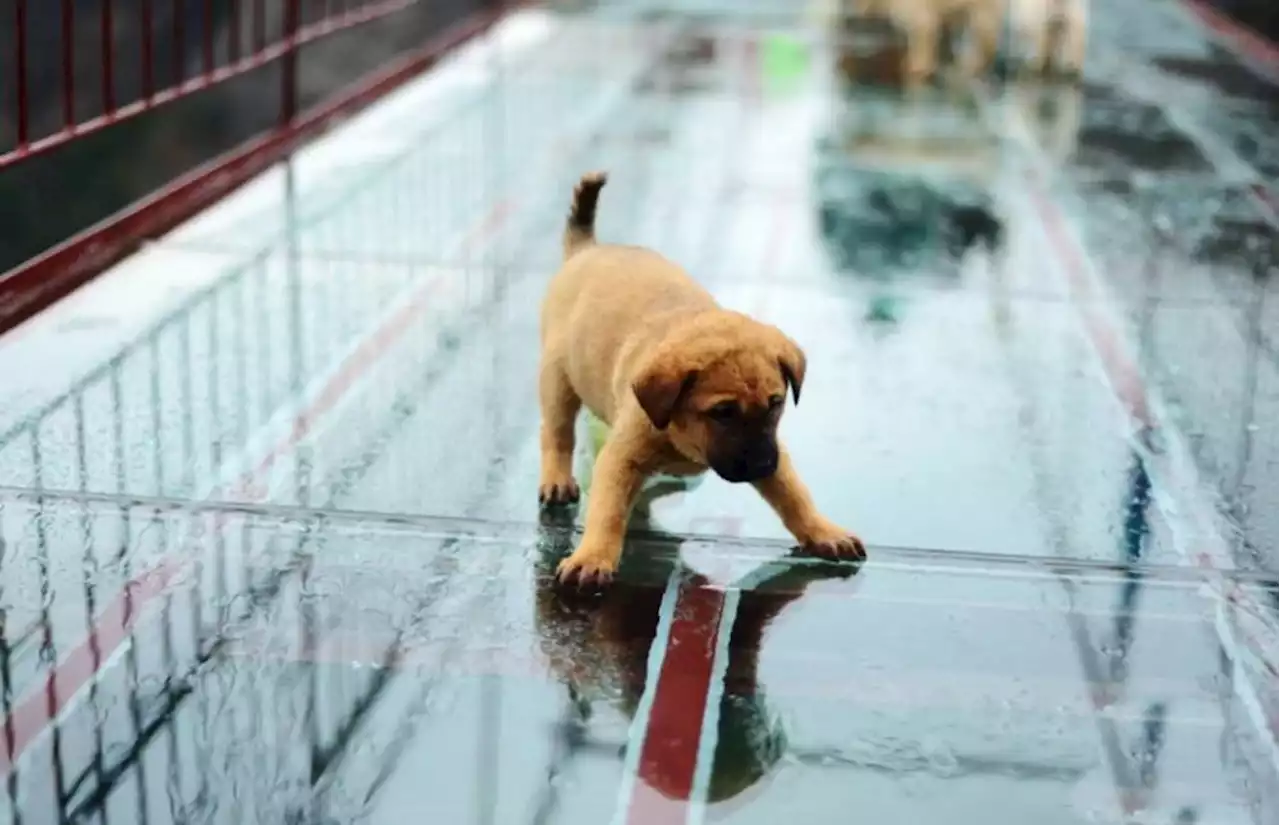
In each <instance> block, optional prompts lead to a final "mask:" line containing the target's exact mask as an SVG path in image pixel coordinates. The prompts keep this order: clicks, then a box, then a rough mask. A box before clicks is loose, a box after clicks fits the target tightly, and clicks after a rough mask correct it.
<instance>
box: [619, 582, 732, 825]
mask: <svg viewBox="0 0 1280 825" xmlns="http://www.w3.org/2000/svg"><path fill="white" fill-rule="evenodd" d="M724 597H725V594H724V591H723V590H715V589H712V588H710V587H707V586H706V585H705V584H699V583H697V582H693V581H688V580H686V581H685V582H683V583H681V585H680V593H679V595H678V597H677V599H676V606H675V616H674V618H673V619H672V622H671V633H670V635H669V636H668V637H667V650H666V654H665V655H664V656H663V659H662V668H661V670H660V672H659V673H658V674H657V676H656V678H657V680H658V683H657V687H656V689H655V691H654V699H653V707H652V709H651V710H650V712H649V724H648V726H647V727H646V728H645V732H644V739H643V740H642V742H641V744H640V761H639V767H638V768H637V780H638V781H637V782H636V784H635V787H634V789H633V790H632V792H631V805H630V808H629V809H628V810H627V817H626V822H627V825H684V822H685V819H686V817H687V816H688V810H689V801H690V800H689V796H690V794H691V793H692V791H693V778H694V773H695V771H696V770H697V767H698V746H699V744H700V743H701V739H702V720H703V717H704V716H705V715H706V711H707V697H708V696H709V695H710V692H711V678H712V675H713V672H714V669H715V656H716V640H717V637H718V636H719V633H718V629H719V627H720V614H721V613H722V612H723V610H724Z"/></svg>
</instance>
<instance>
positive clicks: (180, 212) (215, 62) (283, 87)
mask: <svg viewBox="0 0 1280 825" xmlns="http://www.w3.org/2000/svg"><path fill="white" fill-rule="evenodd" d="M15 2H16V5H14V6H13V8H14V9H15V10H16V13H15V14H13V15H8V14H6V15H4V16H3V17H0V176H4V178H5V179H3V180H0V188H5V187H11V188H12V189H13V192H14V193H15V194H14V197H12V198H9V199H8V200H9V203H8V207H9V210H10V211H11V212H12V211H13V210H35V209H36V208H37V204H36V203H34V202H33V203H31V204H30V205H27V204H25V202H24V201H23V198H30V197H32V196H30V195H29V194H28V193H30V192H32V191H36V190H37V189H41V188H46V189H47V188H49V187H53V188H54V192H55V195H54V196H55V197H70V196H71V193H73V192H75V191H76V188H77V187H80V188H81V194H82V197H80V198H79V201H78V202H77V204H76V208H75V209H70V210H68V215H67V216H61V213H59V215H58V216H56V217H55V218H53V219H51V220H50V221H47V222H45V223H44V224H41V225H39V226H35V227H31V226H28V227H27V228H26V230H24V229H23V222H22V221H21V220H17V221H15V222H14V225H13V226H11V227H10V228H9V229H8V232H9V234H10V237H9V238H7V239H6V243H7V246H8V247H10V248H8V249H0V258H3V259H4V260H3V262H0V269H3V268H4V267H5V266H12V265H13V264H14V263H15V261H21V263H18V264H17V266H16V267H15V268H13V269H12V270H10V271H8V272H0V333H3V332H4V331H6V330H8V329H10V328H11V327H13V326H15V325H17V324H19V323H21V322H22V321H24V320H26V319H27V318H30V317H31V316H32V315H33V314H35V313H37V312H39V311H40V310H42V309H43V308H45V307H47V306H49V305H50V304H52V303H53V302H54V301H56V300H58V299H60V298H62V297H63V296H65V295H67V294H68V293H70V292H71V291H72V290H74V289H76V288H78V287H79V286H81V285H83V284H84V283H86V282H87V281H88V280H90V279H91V278H93V277H95V276H96V275H97V274H98V273H100V272H102V271H103V270H104V269H106V268H107V267H108V266H110V265H112V264H113V263H115V262H117V261H118V260H120V259H121V258H122V257H124V256H125V255H127V254H129V253H130V252H132V251H133V250H135V249H136V248H137V247H138V244H139V243H141V242H142V241H145V240H147V239H150V238H154V237H156V236H157V235H160V234H162V233H164V232H166V231H167V230H169V229H171V228H173V227H174V226H176V225H177V224H178V223H180V222H181V221H182V220H184V219H186V218H188V217H190V216H192V215H194V214H196V213H197V212H199V211H200V210H202V209H204V208H206V207H208V206H210V205H212V204H213V203H215V202H217V201H218V200H219V199H220V198H222V197H224V196H225V195H227V194H228V193H230V192H231V191H233V190H234V189H236V188H237V187H239V186H240V185H242V184H243V183H245V182H246V181H248V180H250V179H251V178H253V177H254V176H255V175H257V174H259V173H261V172H262V171H264V170H265V169H267V168H268V167H270V165H271V164H273V163H276V162H278V161H280V160H281V159H283V158H285V157H288V156H289V154H290V153H292V152H293V151H295V150H296V149H297V148H298V147H300V146H301V145H303V144H304V143H305V142H306V141H308V140H310V139H311V138H313V137H315V136H316V135H317V134H319V133H321V132H323V131H325V130H327V129H328V128H330V127H331V126H332V125H333V124H334V123H336V122H338V121H339V120H341V119H345V118H347V117H349V116H350V115H351V114H352V113H354V112H355V111H358V110H360V109H362V108H363V107H365V106H367V105H368V104H369V103H371V102H373V101H374V100H377V99H378V98H380V97H381V96H383V95H385V94H386V93H387V92H388V91H390V90H391V89H394V88H396V87H397V86H399V85H400V84H402V83H404V82H405V81H407V80H408V79H410V78H412V77H415V76H417V75H418V74H420V73H421V72H422V70H424V69H425V68H427V67H429V66H430V65H432V64H433V63H434V62H435V61H436V60H437V59H439V57H440V56H441V55H442V54H444V53H446V52H448V51H449V50H450V49H451V48H452V47H453V46H455V45H457V44H458V43H460V42H462V41H463V40H465V39H467V38H469V37H471V36H473V35H475V34H477V33H480V32H482V31H484V30H486V29H487V28H488V27H489V26H490V25H492V23H493V22H494V21H495V20H497V19H498V18H499V17H500V16H501V15H502V14H504V13H505V12H506V11H507V10H508V6H509V5H516V4H515V3H511V4H508V3H505V2H502V1H501V0H449V1H448V2H443V3H423V2H420V0H345V2H341V3H338V2H332V0H326V1H324V2H320V1H318V0H235V1H234V2H215V1H214V0H77V1H76V2H73V1H72V0H64V2H61V3H60V4H59V3H58V2H54V1H53V0H51V2H49V3H36V2H34V0H15ZM361 32H366V33H361ZM353 38H354V39H353ZM246 84H247V85H246ZM187 99H189V100H190V101H191V102H190V103H183V104H181V105H174V106H172V107H170V106H169V104H174V103H175V102H177V101H179V100H187ZM157 110H164V111H163V112H160V111H157ZM153 112H154V113H155V114H151V113H153ZM144 114H145V115H146V116H145V117H142V115H144ZM156 117H163V118H168V120H166V121H164V122H165V123H167V124H169V126H166V127H165V129H167V130H168V131H166V132H165V135H161V136H160V138H159V139H152V140H149V141H143V142H142V145H141V146H138V147H132V148H131V147H129V146H124V145H120V144H119V143H118V142H117V143H113V144H111V145H110V146H107V145H106V144H103V143H102V142H101V141H102V140H103V138H96V137H94V136H95V135H123V136H125V137H130V136H132V137H131V139H132V140H138V136H139V135H140V134H142V133H143V132H146V130H151V131H155V129H157V128H160V127H158V126H157V125H156V124H157V123H158V121H156V120H155V118H156ZM193 118H194V121H193ZM206 120H207V121H211V122H216V123H218V124H219V125H218V127H217V128H215V129H211V128H209V127H208V126H207V125H205V124H204V121H206ZM134 122H136V123H138V124H141V126H138V127H135V126H134V125H132V124H133V123H134ZM179 122H181V123H183V124H185V125H184V126H183V128H182V129H178V128H177V127H176V126H174V124H176V123H179ZM171 127H172V128H171ZM117 130H120V131H117ZM130 130H135V131H130ZM136 130H142V131H136ZM162 131H164V130H162ZM170 132H173V133H174V134H169V133H170ZM166 135H167V138H166ZM175 135H176V136H175ZM152 137H153V138H154V137H155V136H154V135H153V136H152ZM112 140H115V138H112ZM174 140H177V141H179V142H180V143H181V145H180V146H177V145H174V144H173V141H174ZM162 146H163V147H168V146H173V150H174V151H169V150H168V149H165V150H164V151H157V149H158V148H159V147H162ZM59 147H61V148H60V149H59V152H58V154H57V155H53V154H51V152H52V150H54V149H55V148H59ZM86 147H88V148H87V149H86ZM108 149H109V150H110V151H108ZM148 153H150V154H152V155H155V156H154V157H148V156H147V155H148ZM170 155H175V157H170ZM73 161H74V162H73ZM64 162H65V163H70V164H71V166H70V167H69V168H72V169H75V168H84V169H87V170H89V171H90V172H91V173H97V172H100V171H101V170H102V169H103V168H104V166H103V165H104V163H110V164H111V168H112V170H113V175H114V178H113V179H112V181H111V182H110V185H103V186H92V185H86V182H85V181H78V182H75V183H74V184H72V183H69V182H68V181H67V180H65V178H66V174H69V173H64V172H62V171H60V170H62V169H63V166H62V164H63V163H64ZM126 171H127V172H128V174H125V172H126ZM156 187H159V188H158V189H157V188H156ZM59 190H61V191H59ZM117 190H118V191H117ZM63 192H65V194H63ZM116 210H119V211H116ZM113 212H114V214H113ZM23 214H25V212H23V211H19V212H18V215H19V217H21V215H23ZM85 227H88V228H85ZM24 231H25V234H23V233H24ZM15 232H17V233H18V235H17V236H14V234H13V233H15ZM27 235H30V236H31V237H30V238H28V237H26V236H27ZM68 236H70V237H68ZM49 244H57V245H56V246H53V247H52V248H47V247H48V245H49ZM0 246H4V245H0ZM42 249H43V250H44V251H43V252H42V251H41V250H42ZM15 252H17V253H18V254H19V255H20V257H18V258H16V259H15V258H14V257H13V255H14V253H15Z"/></svg>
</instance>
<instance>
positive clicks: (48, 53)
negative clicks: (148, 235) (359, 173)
mask: <svg viewBox="0 0 1280 825" xmlns="http://www.w3.org/2000/svg"><path fill="white" fill-rule="evenodd" d="M419 2H420V0H345V2H341V3H333V2H326V1H325V0H321V2H316V0H226V2H215V0H196V2H192V0H95V2H90V3H83V2H75V0H61V2H60V5H59V6H58V8H57V13H56V14H51V13H50V10H51V9H52V8H53V7H54V5H55V4H54V3H52V2H35V0H13V4H14V6H13V9H14V17H13V21H12V28H11V30H10V31H9V32H7V34H8V37H7V38H5V39H6V40H8V44H7V45H10V46H11V48H12V50H11V51H10V49H8V48H6V49H4V50H3V51H4V52H7V53H8V54H10V55H12V58H11V60H12V65H11V66H9V67H6V68H7V69H8V71H6V72H5V73H4V74H6V75H8V76H9V77H10V78H11V82H10V84H9V85H10V87H11V89H10V90H9V91H10V94H11V101H12V106H11V112H10V113H8V114H7V115H5V116H4V117H3V118H0V121H7V122H6V123H4V125H5V126H6V127H7V128H6V129H5V130H3V131H0V148H3V147H4V144H5V143H11V145H10V146H8V147H7V148H5V149H4V151H3V152H0V168H2V167H4V166H6V165H9V164H13V163H17V162H19V161H21V160H24V159H26V158H29V157H32V156H34V155H38V154H40V153H42V152H47V151H50V150H52V149H54V148H56V147H58V146H61V145H63V144H65V143H67V142H68V141H71V140H73V139H75V138H77V137H80V136H83V135H87V134H90V133H92V132H95V131H97V130H99V129H103V128H106V127H108V126H110V125H112V124H115V123H118V122H120V121H122V120H126V119H128V118H130V117H133V116H135V115H138V114H141V113H142V112H145V111H147V110H149V109H153V108H155V107H157V106H162V105H164V104H166V103H169V102H171V101H174V100H177V99H178V98H181V97H184V96H186V95H190V94H193V93H195V92H198V91H201V90H202V89H206V88H208V87H209V86H212V85H214V84H217V83H221V82H222V81H224V80H228V79H230V78H232V77H235V76H236V75H240V74H243V73H245V72H248V71H250V70H252V69H255V68H257V67H259V66H261V65H263V64H264V63H268V62H271V61H274V60H281V61H282V65H283V71H282V73H281V76H280V84H281V85H280V100H281V109H280V121H281V123H282V124H286V123H288V122H289V121H290V120H292V118H293V117H294V115H295V114H296V113H297V102H298V62H297V53H298V50H299V49H300V48H301V47H302V46H304V45H306V44H308V43H310V42H312V41H315V40H319V39H320V38H323V37H326V36H328V35H331V34H334V33H336V32H340V31H342V30H344V29H348V28H351V27H352V26H358V25H361V24H364V23H369V22H372V21H375V20H377V19H379V18H382V17H386V16H388V15H390V14H394V13H395V12H399V11H403V10H404V9H406V8H408V7H410V6H414V5H417V4H418V3H419ZM55 23H56V26H57V34H56V40H57V45H56V48H53V49H44V50H42V49H41V48H40V45H41V41H48V40H50V39H54V38H53V37H51V36H50V35H53V34H54V33H53V32H52V31H50V29H52V28H53V27H54V25H55ZM0 31H3V30H2V29H0ZM94 41H96V42H94ZM90 44H92V45H91V46H90ZM86 46H90V48H85V47H86ZM86 52H88V53H89V55H90V56H89V57H88V58H86V54H85V53H86ZM93 58H96V65H93V64H94V59H93ZM55 62H56V67H55V65H54V64H55ZM95 98H96V99H95ZM50 110H53V111H50ZM55 112H56V113H55ZM50 115H52V117H50ZM48 121H53V122H52V123H48ZM42 122H43V123H42ZM42 126H43V128H42ZM6 131H7V132H8V133H9V134H8V135H7V136H6V135H5V134H4V133H5V132H6ZM5 137H7V138H8V140H4V138H5Z"/></svg>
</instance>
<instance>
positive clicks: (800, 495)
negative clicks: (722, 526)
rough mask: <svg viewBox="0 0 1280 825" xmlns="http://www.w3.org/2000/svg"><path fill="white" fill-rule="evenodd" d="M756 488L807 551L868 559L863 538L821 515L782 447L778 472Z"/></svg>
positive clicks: (838, 556)
mask: <svg viewBox="0 0 1280 825" xmlns="http://www.w3.org/2000/svg"><path fill="white" fill-rule="evenodd" d="M753 485H754V486H755V488H756V491H757V492H759V493H760V495H761V497H763V498H764V500H765V501H767V502H769V506H770V507H772V508H773V511H774V512H775V513H777V514H778V517H779V518H781V519H782V524H783V526H784V527H786V528H787V531H788V532H789V533H791V535H793V536H795V539H796V541H798V542H799V543H800V546H801V547H803V548H804V549H805V550H806V551H807V552H810V553H813V554H815V555H819V556H826V557H828V558H849V559H863V558H866V556H867V550H866V547H865V546H864V545H863V543H862V539H860V538H858V537H857V536H856V535H854V534H853V533H850V532H849V531H848V530H845V529H843V528H841V527H840V526H839V525H838V524H835V523H834V522H832V521H831V520H829V519H828V518H827V517H826V516H824V515H822V513H820V512H818V508H817V505H815V504H814V503H813V498H812V497H811V496H810V495H809V490H808V488H807V487H805V486H804V482H803V481H801V480H800V476H799V474H798V473H796V468H795V466H794V465H793V464H792V463H791V456H789V455H788V454H787V451H786V450H785V449H783V447H782V446H781V445H779V446H778V469H777V470H776V471H774V474H773V475H771V476H769V477H768V478H763V479H761V480H759V481H756V482H753Z"/></svg>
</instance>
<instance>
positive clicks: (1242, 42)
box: [1182, 0, 1277, 78]
mask: <svg viewBox="0 0 1280 825" xmlns="http://www.w3.org/2000/svg"><path fill="white" fill-rule="evenodd" d="M1182 4H1183V5H1184V6H1185V7H1186V8H1187V10H1188V11H1190V12H1191V13H1192V14H1193V15H1195V16H1196V18H1197V19H1198V20H1199V21H1200V22H1201V23H1202V24H1203V25H1204V26H1205V27H1206V28H1208V29H1210V30H1211V31H1213V33H1214V34H1216V35H1218V36H1219V37H1221V38H1222V39H1224V40H1226V41H1228V42H1229V43H1230V44H1231V45H1232V46H1234V47H1235V48H1236V50H1237V51H1239V52H1240V53H1241V54H1242V55H1243V56H1245V57H1247V58H1248V59H1249V60H1250V61H1251V62H1253V63H1255V64H1257V65H1258V67H1259V68H1265V69H1266V70H1267V72H1268V73H1269V74H1270V75H1271V76H1272V77H1273V78H1274V77H1275V76H1276V71H1277V67H1276V59H1277V52H1276V44H1275V43H1272V42H1270V41H1268V40H1267V39H1266V38H1264V37H1262V36H1261V35H1259V34H1258V33H1257V32H1254V31H1252V30H1250V29H1248V28H1246V27H1245V26H1243V25H1241V24H1240V23H1237V22H1236V21H1234V20H1232V19H1231V18H1230V17H1228V16H1227V15H1225V14H1223V13H1222V12H1220V11H1218V10H1217V9H1215V8H1213V7H1212V6H1210V5H1209V4H1207V3H1205V2H1203V0H1183V2H1182Z"/></svg>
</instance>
